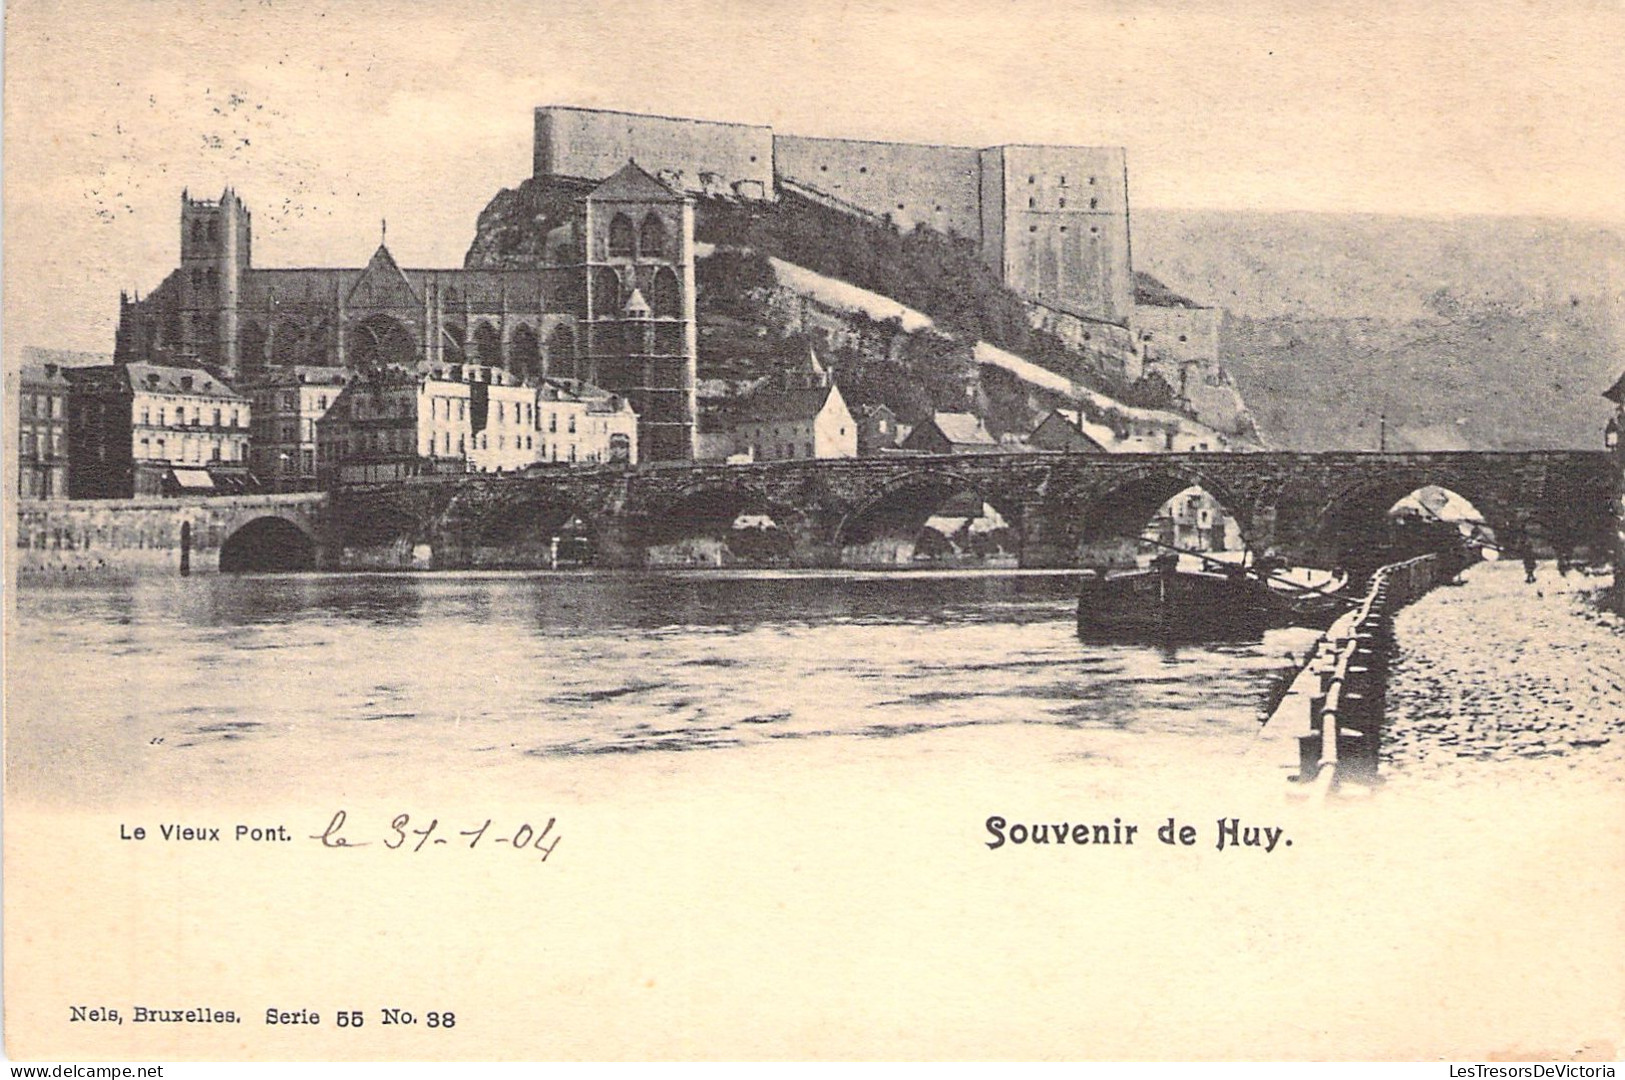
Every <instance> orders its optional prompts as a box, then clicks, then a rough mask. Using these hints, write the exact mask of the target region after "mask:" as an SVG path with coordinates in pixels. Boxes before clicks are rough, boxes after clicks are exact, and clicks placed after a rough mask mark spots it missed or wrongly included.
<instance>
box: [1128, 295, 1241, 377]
mask: <svg viewBox="0 0 1625 1080" xmlns="http://www.w3.org/2000/svg"><path fill="white" fill-rule="evenodd" d="M1223 314H1224V313H1223V312H1222V311H1221V310H1220V309H1218V308H1202V307H1199V308H1186V307H1153V306H1151V305H1149V304H1139V305H1136V306H1135V308H1134V330H1135V333H1136V335H1137V336H1138V338H1139V339H1140V342H1141V344H1142V345H1143V347H1144V349H1145V355H1146V359H1147V360H1172V361H1176V362H1181V363H1184V362H1191V361H1198V362H1203V363H1214V362H1217V360H1218V359H1219V320H1220V318H1221V317H1222V316H1223Z"/></svg>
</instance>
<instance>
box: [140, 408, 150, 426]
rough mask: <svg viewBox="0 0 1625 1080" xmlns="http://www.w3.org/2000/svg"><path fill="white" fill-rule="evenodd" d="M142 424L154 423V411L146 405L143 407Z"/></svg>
mask: <svg viewBox="0 0 1625 1080" xmlns="http://www.w3.org/2000/svg"><path fill="white" fill-rule="evenodd" d="M141 422H142V423H143V424H150V423H152V410H151V409H150V408H149V407H148V406H146V405H143V406H141Z"/></svg>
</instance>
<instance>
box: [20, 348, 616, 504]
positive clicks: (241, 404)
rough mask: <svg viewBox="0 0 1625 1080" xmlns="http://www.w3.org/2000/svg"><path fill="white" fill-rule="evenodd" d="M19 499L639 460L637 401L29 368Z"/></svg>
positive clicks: (348, 373) (162, 371) (471, 378)
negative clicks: (233, 382) (237, 382)
mask: <svg viewBox="0 0 1625 1080" xmlns="http://www.w3.org/2000/svg"><path fill="white" fill-rule="evenodd" d="M12 396H13V400H15V401H16V402H17V419H18V422H17V431H18V444H17V446H18V494H19V497H21V498H24V499H54V498H76V499H114V498H132V497H136V496H151V495H170V494H185V493H193V494H196V493H205V494H206V493H216V494H230V493H236V492H242V491H250V490H255V491H297V490H309V489H312V488H317V487H323V486H329V485H332V484H335V483H358V482H368V481H378V480H399V479H404V478H407V477H411V476H418V475H425V474H436V473H458V472H509V471H518V470H521V469H526V468H531V467H535V466H543V465H552V464H559V465H571V464H578V465H591V464H606V463H614V462H620V463H625V464H628V465H630V464H635V463H636V462H637V460H638V417H637V414H636V413H635V412H634V411H633V409H632V406H631V404H630V402H629V401H628V399H627V398H625V397H622V396H620V395H617V394H611V393H609V392H607V391H604V390H601V389H599V388H597V387H594V386H591V385H588V384H585V383H580V382H577V381H574V380H570V379H553V378H536V379H529V380H523V379H518V378H516V377H514V376H512V375H510V374H509V373H508V372H506V371H505V370H503V369H501V368H492V367H485V366H479V365H460V364H458V365H442V366H436V367H430V366H427V365H424V366H421V367H420V369H418V370H405V369H386V370H384V371H380V372H377V373H373V374H370V375H368V376H366V377H362V376H360V375H358V374H357V373H356V372H354V371H352V370H350V369H346V368H339V367H320V366H304V365H294V366H290V367H286V368H279V369H276V370H274V371H271V372H268V373H267V374H266V375H265V376H264V377H262V378H259V379H256V380H254V381H253V382H252V383H245V384H244V385H242V386H240V387H238V386H233V385H231V384H230V383H228V382H226V381H225V380H224V379H222V378H220V377H219V376H218V375H217V374H215V373H214V372H212V371H210V370H208V369H206V368H202V367H187V366H175V365H163V364H146V363H127V364H99V365H91V366H83V367H66V366H62V365H59V364H56V363H49V362H44V363H27V364H25V365H24V366H23V369H22V371H21V373H20V378H19V380H18V382H17V385H16V391H15V393H14V394H13V395H12Z"/></svg>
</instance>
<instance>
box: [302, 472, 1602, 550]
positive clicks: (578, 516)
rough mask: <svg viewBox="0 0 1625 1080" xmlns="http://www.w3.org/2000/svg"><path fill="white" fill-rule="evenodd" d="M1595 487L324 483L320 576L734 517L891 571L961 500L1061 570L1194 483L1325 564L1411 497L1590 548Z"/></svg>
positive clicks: (1577, 483) (1428, 478)
mask: <svg viewBox="0 0 1625 1080" xmlns="http://www.w3.org/2000/svg"><path fill="white" fill-rule="evenodd" d="M1614 483H1615V480H1614V474H1613V471H1612V464H1611V462H1610V461H1609V459H1608V455H1607V454H1606V453H1604V452H1601V451H1598V452H1588V451H1532V452H1515V453H1433V454H1375V453H1324V454H1304V453H1276V452H1272V453H1257V454H1225V453H1192V454H1155V455H1152V454H1144V455H1107V454H1098V455H1096V454H1032V453H1026V454H989V455H975V456H955V457H896V458H873V459H850V460H834V461H799V462H777V463H772V464H759V465H745V466H739V465H731V466H723V465H715V466H711V465H705V466H672V467H643V468H639V469H633V470H608V469H605V470H564V469H560V470H557V471H537V472H533V473H530V474H526V475H518V476H515V475H509V476H489V475H471V476H464V477H451V478H444V477H442V478H426V479H423V480H417V481H411V482H407V483H403V484H394V485H382V486H374V487H352V488H343V489H339V490H336V491H334V492H333V493H332V495H331V499H332V501H331V503H330V505H329V507H328V514H327V521H326V527H327V531H326V532H325V533H324V540H323V543H322V545H321V550H322V551H323V552H324V553H325V554H324V557H323V565H331V566H335V567H338V566H414V565H415V566H422V567H436V568H448V567H461V568H467V567H481V566H545V565H547V564H548V561H549V557H550V548H552V538H553V537H555V536H558V535H559V534H560V533H561V532H568V531H571V530H578V531H580V532H581V533H583V534H584V535H585V537H587V538H589V539H590V541H591V545H592V547H593V549H594V550H595V552H596V558H597V561H598V563H599V564H600V565H612V566H640V565H644V564H645V563H646V562H647V561H648V560H649V557H650V552H651V551H659V550H661V549H663V548H670V547H672V546H674V545H681V544H682V543H683V542H685V541H691V540H694V539H697V538H706V537H710V538H722V537H725V536H727V535H728V533H729V531H730V528H731V526H732V525H733V523H734V522H735V521H736V519H738V517H739V516H740V515H741V514H750V515H762V516H765V517H767V518H771V520H772V521H773V523H774V524H776V525H777V526H778V527H779V530H780V533H779V535H780V536H781V537H782V539H783V544H784V548H783V550H782V551H781V552H780V561H782V562H787V563H789V564H791V565H795V566H807V567H819V566H842V565H847V566H863V565H885V564H895V563H896V562H899V561H907V557H908V553H911V552H912V542H913V538H914V537H915V536H916V535H917V534H918V533H919V531H920V530H921V528H922V527H923V525H924V523H925V521H926V520H927V518H929V517H931V516H932V515H934V514H936V513H938V512H939V511H940V510H941V509H942V508H943V507H944V506H945V504H948V503H950V501H951V500H955V499H956V498H957V499H958V500H959V504H961V505H963V504H964V503H966V502H967V501H969V502H974V500H975V499H978V498H979V499H980V500H981V501H983V502H986V503H987V504H989V505H991V506H992V507H994V509H996V510H997V511H998V513H999V515H1000V517H1002V518H1003V519H1004V520H1005V522H1006V523H1008V525H1009V526H1010V530H1011V541H1010V542H1011V546H1012V547H1013V549H1014V553H1015V556H1016V559H1017V561H1018V563H1019V565H1021V566H1023V567H1074V566H1079V565H1089V564H1091V563H1094V562H1101V561H1110V560H1111V558H1112V557H1113V556H1114V555H1118V554H1120V553H1121V552H1122V551H1123V550H1124V548H1125V547H1126V546H1128V545H1131V544H1132V542H1133V540H1134V538H1135V537H1137V536H1138V535H1139V534H1140V532H1141V531H1142V530H1143V528H1144V526H1145V525H1146V523H1147V522H1148V521H1149V520H1150V519H1151V517H1152V516H1153V515H1154V514H1155V513H1156V511H1157V509H1158V507H1160V506H1161V505H1162V503H1163V502H1165V501H1166V500H1167V499H1169V498H1170V497H1172V496H1173V495H1175V494H1177V493H1179V492H1180V491H1182V490H1184V489H1186V488H1188V487H1191V486H1197V487H1200V488H1202V489H1203V490H1205V491H1206V492H1208V494H1210V495H1211V496H1213V497H1214V498H1215V499H1217V500H1218V501H1219V502H1220V503H1221V504H1222V505H1223V506H1224V508H1225V509H1226V511H1228V512H1229V513H1230V515H1231V516H1232V517H1234V518H1235V519H1236V521H1237V522H1238V523H1239V525H1240V527H1241V531H1242V535H1243V538H1244V539H1245V540H1246V542H1247V545H1248V547H1250V548H1251V549H1253V550H1254V551H1258V552H1264V551H1273V552H1276V553H1278V554H1280V555H1282V556H1284V557H1285V558H1287V559H1288V560H1289V561H1291V562H1294V563H1297V564H1300V565H1309V566H1333V565H1337V564H1338V563H1341V562H1346V561H1349V560H1350V558H1351V556H1357V555H1358V553H1359V552H1360V550H1361V548H1362V547H1363V546H1369V545H1371V544H1373V543H1375V542H1376V539H1377V538H1380V537H1381V536H1382V535H1384V533H1385V530H1386V528H1387V524H1386V523H1387V513H1388V510H1389V509H1390V508H1391V507H1392V506H1393V504H1394V503H1395V502H1397V501H1399V500H1400V499H1402V498H1403V497H1405V496H1406V495H1408V494H1410V493H1411V492H1413V491H1415V490H1416V489H1418V488H1420V487H1425V486H1428V485H1437V486H1439V487H1442V488H1445V489H1448V490H1449V491H1452V492H1454V493H1456V494H1457V495H1460V496H1461V497H1463V498H1465V499H1467V500H1468V501H1469V502H1471V503H1472V504H1473V506H1474V507H1475V508H1476V509H1477V510H1478V511H1479V513H1480V514H1482V515H1483V517H1484V519H1485V520H1486V522H1487V523H1488V524H1489V526H1490V527H1491V528H1493V529H1494V530H1495V531H1496V534H1497V535H1498V536H1499V537H1501V538H1502V539H1503V541H1505V540H1507V539H1508V538H1511V539H1513V540H1514V541H1516V540H1517V539H1518V538H1521V537H1529V538H1532V540H1533V542H1534V543H1535V544H1536V545H1537V546H1540V547H1544V548H1546V549H1548V550H1549V549H1550V548H1552V547H1554V546H1565V545H1566V546H1568V547H1573V548H1583V547H1588V546H1597V545H1606V543H1607V540H1608V537H1609V536H1610V535H1611V532H1610V529H1611V526H1610V521H1611V518H1610V512H1611V501H1610V500H1611V492H1612V491H1613V487H1614ZM1600 550H1606V548H1605V547H1601V548H1599V551H1600ZM552 553H556V549H553V552H552Z"/></svg>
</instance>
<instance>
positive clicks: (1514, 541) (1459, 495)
mask: <svg viewBox="0 0 1625 1080" xmlns="http://www.w3.org/2000/svg"><path fill="white" fill-rule="evenodd" d="M1430 489H1437V490H1440V491H1443V492H1445V493H1447V494H1448V495H1450V496H1453V497H1454V498H1456V499H1459V500H1460V501H1461V502H1463V503H1465V504H1466V505H1467V506H1469V507H1470V508H1471V509H1472V510H1474V511H1476V512H1477V514H1478V516H1479V517H1480V518H1481V519H1482V521H1483V523H1484V526H1485V528H1486V529H1487V530H1488V531H1489V534H1490V537H1493V538H1494V539H1493V541H1492V542H1493V543H1501V544H1507V545H1513V546H1516V545H1519V544H1521V543H1522V541H1523V539H1524V538H1526V537H1529V536H1530V534H1531V533H1532V532H1538V531H1540V529H1541V527H1540V526H1539V525H1538V524H1537V523H1536V520H1535V517H1534V515H1533V514H1532V513H1531V512H1530V511H1531V509H1533V507H1523V508H1522V512H1519V508H1518V507H1517V505H1516V500H1514V499H1509V498H1508V497H1507V493H1504V492H1501V491H1498V490H1496V488H1495V487H1494V486H1493V485H1491V484H1489V483H1478V482H1475V479H1474V478H1473V477H1472V476H1470V475H1468V474H1466V473H1463V472H1459V471H1457V470H1454V469H1449V468H1431V469H1393V470H1390V471H1386V472H1384V473H1380V474H1377V475H1372V476H1367V477H1364V478H1361V479H1359V480H1356V481H1354V482H1353V483H1349V484H1346V485H1343V486H1342V487H1340V488H1338V489H1337V490H1336V491H1335V492H1333V493H1332V495H1331V497H1330V498H1328V499H1326V500H1325V502H1324V503H1323V504H1322V505H1321V507H1320V509H1319V512H1318V513H1317V514H1316V516H1315V523H1314V537H1313V543H1312V547H1311V553H1310V557H1311V558H1312V559H1313V561H1315V562H1316V563H1319V564H1321V565H1324V566H1346V567H1349V568H1351V569H1354V570H1370V569H1374V568H1375V567H1376V566H1379V565H1381V564H1382V563H1385V562H1392V561H1395V560H1396V559H1402V558H1409V557H1410V556H1412V555H1419V554H1423V553H1424V552H1425V550H1433V549H1436V548H1437V547H1439V546H1442V545H1443V544H1444V543H1445V542H1447V541H1449V540H1450V539H1451V537H1450V536H1449V535H1448V532H1449V530H1442V531H1441V530H1436V529H1431V528H1423V527H1421V526H1420V525H1419V526H1418V527H1415V528H1406V527H1404V526H1396V524H1395V521H1394V514H1393V512H1394V510H1395V508H1396V507H1397V506H1399V505H1400V504H1401V503H1405V502H1408V501H1412V497H1413V496H1417V495H1419V494H1420V493H1422V492H1424V491H1427V490H1430ZM1426 524H1427V522H1426V521H1425V520H1424V521H1423V522H1422V525H1426ZM1407 533H1408V534H1409V535H1407ZM1486 539H1489V538H1488V537H1486Z"/></svg>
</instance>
